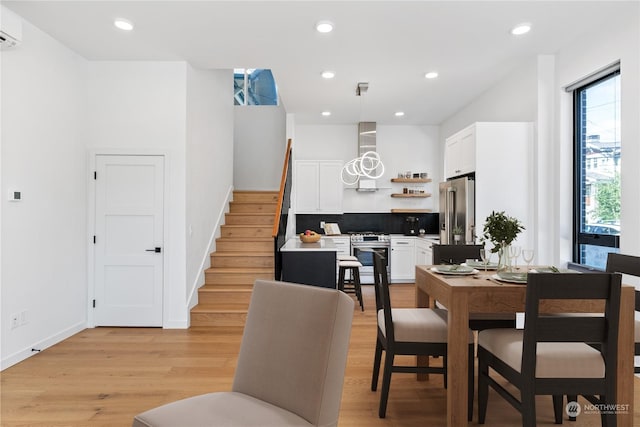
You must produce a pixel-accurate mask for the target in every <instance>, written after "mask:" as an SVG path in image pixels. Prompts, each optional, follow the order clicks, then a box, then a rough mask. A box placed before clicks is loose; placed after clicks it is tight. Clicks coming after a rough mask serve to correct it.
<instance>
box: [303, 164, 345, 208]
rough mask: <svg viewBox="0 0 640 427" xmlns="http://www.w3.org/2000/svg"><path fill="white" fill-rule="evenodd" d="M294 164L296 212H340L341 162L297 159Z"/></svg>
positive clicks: (341, 190)
mask: <svg viewBox="0 0 640 427" xmlns="http://www.w3.org/2000/svg"><path fill="white" fill-rule="evenodd" d="M295 166H296V167H295V179H294V186H295V195H296V200H295V206H296V213H302V214H316V213H332V214H339V213H342V193H343V186H342V181H341V180H340V172H341V171H342V162H341V161H339V160H298V161H296V164H295Z"/></svg>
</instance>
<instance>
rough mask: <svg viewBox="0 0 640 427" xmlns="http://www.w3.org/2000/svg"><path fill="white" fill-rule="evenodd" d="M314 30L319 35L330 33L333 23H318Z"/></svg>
mask: <svg viewBox="0 0 640 427" xmlns="http://www.w3.org/2000/svg"><path fill="white" fill-rule="evenodd" d="M316 30H317V31H318V32H319V33H330V32H331V31H333V23H331V22H329V21H320V22H318V23H317V24H316Z"/></svg>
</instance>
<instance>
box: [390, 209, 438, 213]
mask: <svg viewBox="0 0 640 427" xmlns="http://www.w3.org/2000/svg"><path fill="white" fill-rule="evenodd" d="M430 212H431V209H391V213H430Z"/></svg>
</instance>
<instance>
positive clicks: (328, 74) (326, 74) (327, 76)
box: [322, 71, 336, 79]
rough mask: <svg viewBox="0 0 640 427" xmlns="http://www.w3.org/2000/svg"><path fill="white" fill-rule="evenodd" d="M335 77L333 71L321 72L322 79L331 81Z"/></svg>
mask: <svg viewBox="0 0 640 427" xmlns="http://www.w3.org/2000/svg"><path fill="white" fill-rule="evenodd" d="M335 76H336V73H334V72H333V71H323V72H322V77H323V78H325V79H332V78H334V77H335Z"/></svg>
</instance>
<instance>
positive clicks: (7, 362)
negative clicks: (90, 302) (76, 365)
mask: <svg viewBox="0 0 640 427" xmlns="http://www.w3.org/2000/svg"><path fill="white" fill-rule="evenodd" d="M85 329H87V322H86V321H83V322H80V323H77V324H75V325H73V326H71V327H70V328H67V329H65V330H64V331H61V332H59V333H57V334H55V335H52V336H50V337H49V338H45V339H43V340H41V341H38V342H35V343H33V344H31V345H29V346H27V347H26V348H24V349H22V350H20V351H17V352H15V353H13V354H11V355H9V356H7V357H5V358H4V359H2V361H0V371H1V370H5V369H7V368H9V367H11V366H13V365H15V364H16V363H19V362H22V361H23V360H25V359H28V358H29V357H31V356H33V355H36V354H38V353H40V351H44V350H45V349H47V348H49V347H51V346H52V345H55V344H58V343H59V342H61V341H64V340H66V339H67V338H69V337H71V336H73V335H75V334H77V333H78V332H81V331H84V330H85ZM34 349H37V350H40V351H34Z"/></svg>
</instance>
